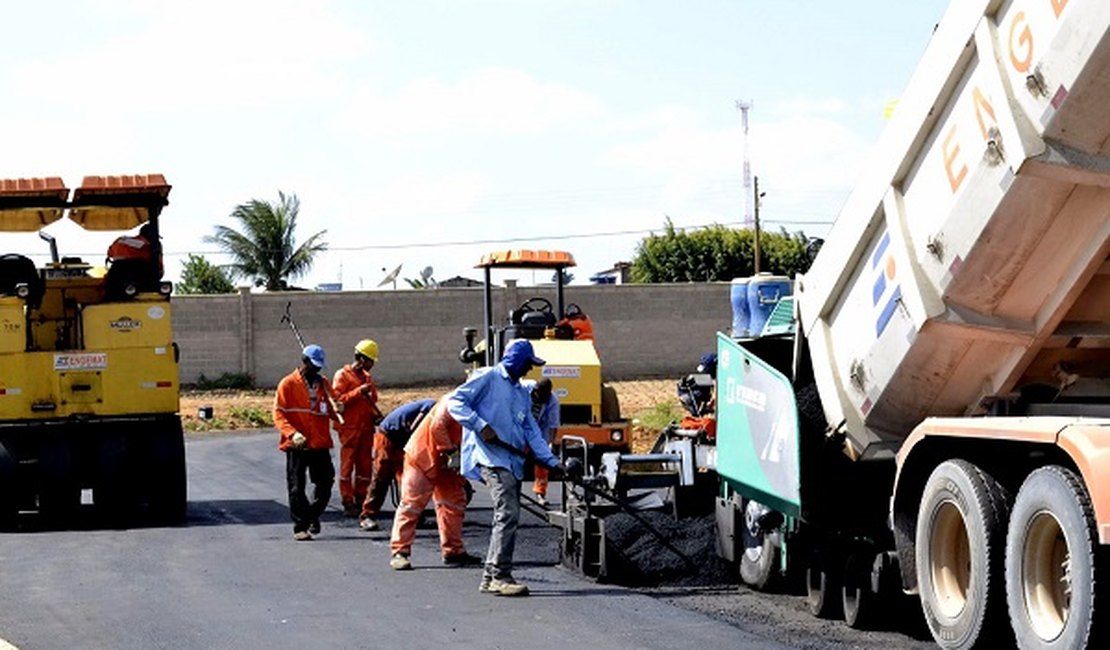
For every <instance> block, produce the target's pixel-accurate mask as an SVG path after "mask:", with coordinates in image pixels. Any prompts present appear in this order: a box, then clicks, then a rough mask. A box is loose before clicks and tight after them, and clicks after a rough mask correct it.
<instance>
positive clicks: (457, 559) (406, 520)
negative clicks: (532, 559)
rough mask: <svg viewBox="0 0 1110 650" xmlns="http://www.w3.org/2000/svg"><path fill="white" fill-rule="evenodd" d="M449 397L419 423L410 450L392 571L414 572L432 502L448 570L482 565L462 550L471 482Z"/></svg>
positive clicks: (394, 535)
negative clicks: (421, 527) (417, 541)
mask: <svg viewBox="0 0 1110 650" xmlns="http://www.w3.org/2000/svg"><path fill="white" fill-rule="evenodd" d="M448 396H450V393H448V395H447V396H444V397H443V398H441V399H440V400H439V402H437V403H436V405H435V406H434V407H432V410H431V411H430V412H428V414H427V415H426V416H425V417H424V418H423V419H422V420H420V423H419V424H418V425H417V426H416V430H415V431H413V434H412V436H411V437H410V438H409V441H408V443H407V444H406V445H405V462H404V473H403V475H402V478H401V502H400V503H399V504H398V506H397V511H396V513H394V517H393V532H392V534H391V536H390V540H389V548H390V550H391V551H392V553H393V555H392V557H391V558H390V560H389V566H391V567H392V568H394V569H396V570H398V571H406V570H409V569H411V568H412V563H411V562H410V561H409V556H410V555H411V553H412V540H413V538H415V537H416V528H417V524H418V523H419V521H420V515H421V513H423V512H424V507H425V506H426V505H428V500H429V499H435V504H436V523H437V524H438V525H439V546H440V550H441V551H442V553H443V563H444V564H445V565H447V566H476V565H478V564H481V562H482V559H481V558H479V557H477V556H474V555H471V554H469V553H467V552H466V549H465V548H464V547H463V539H462V528H463V517H464V515H465V514H466V489H465V486H464V483H465V482H466V479H465V478H463V477H462V475H461V474H459V462H458V459H459V455H458V454H459V447H460V445H461V444H462V426H461V425H459V423H458V422H456V421H455V419H454V418H453V417H451V414H450V413H448V411H447V405H446V401H447V397H448Z"/></svg>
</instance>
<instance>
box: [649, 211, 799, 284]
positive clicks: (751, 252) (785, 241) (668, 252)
mask: <svg viewBox="0 0 1110 650" xmlns="http://www.w3.org/2000/svg"><path fill="white" fill-rule="evenodd" d="M807 242H808V238H807V237H806V236H805V234H803V233H801V232H797V233H794V234H789V233H787V232H786V230H785V229H783V230H782V231H781V232H779V233H773V232H764V233H761V234H760V238H759V243H760V249H761V256H760V257H761V260H762V263H761V264H760V270H761V271H769V272H771V273H774V274H776V275H786V276H789V277H794V275H795V274H797V273H799V272H801V271H804V270H805V269H806V267H807V266H808V264H809V262H808V258H807V257H806V243H807ZM754 259H755V235H754V233H753V232H752V231H751V230H737V229H735V228H727V227H725V226H721V225H713V226H710V227H708V228H703V229H699V230H695V231H693V232H689V233H688V232H686V231H683V230H677V229H675V227H674V223H672V222H671V220H670V218H668V219H667V220H666V222H665V223H664V225H663V234H661V235H655V234H652V235H651V236H649V237H646V238H645V239H643V240H641V241H640V243H639V245H638V246H637V247H636V257H635V258H634V259H633V260H632V269H631V278H632V281H633V282H711V281H728V280H731V279H732V278H737V277H744V276H750V275H752V273H753V272H754V269H755V265H754V263H753V262H754Z"/></svg>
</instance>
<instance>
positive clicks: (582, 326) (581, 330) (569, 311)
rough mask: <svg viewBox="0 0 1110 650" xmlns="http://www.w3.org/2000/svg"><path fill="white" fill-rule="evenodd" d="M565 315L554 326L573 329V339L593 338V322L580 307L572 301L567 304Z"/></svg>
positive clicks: (589, 339)
mask: <svg viewBox="0 0 1110 650" xmlns="http://www.w3.org/2000/svg"><path fill="white" fill-rule="evenodd" d="M565 314H566V315H565V316H564V317H563V318H562V320H560V321H559V322H558V323H556V324H555V327H556V328H558V327H569V328H571V330H573V331H574V340H575V341H592V340H594V323H593V321H592V320H590V317H589V316H587V315H586V313H585V312H583V311H582V308H581V307H579V306H578V305H576V304H574V303H570V304H569V305H567V308H566V312H565Z"/></svg>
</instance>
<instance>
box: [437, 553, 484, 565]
mask: <svg viewBox="0 0 1110 650" xmlns="http://www.w3.org/2000/svg"><path fill="white" fill-rule="evenodd" d="M443 563H444V564H445V565H447V566H477V565H479V564H481V563H482V558H480V557H478V556H477V555H471V554H470V553H467V552H466V551H463V552H462V553H452V554H450V555H444V556H443Z"/></svg>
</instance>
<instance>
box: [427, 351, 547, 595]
mask: <svg viewBox="0 0 1110 650" xmlns="http://www.w3.org/2000/svg"><path fill="white" fill-rule="evenodd" d="M544 363H545V362H544V360H543V359H541V358H539V357H537V356H536V353H535V351H534V350H533V348H532V343H531V342H530V341H527V340H524V339H518V340H515V341H513V342H512V343H510V344H509V346H508V347H507V348H506V349H505V355H504V356H503V357H502V359H501V362H500V363H498V364H497V365H495V366H493V367H490V368H484V369H481V370H478V371H475V372H474V373H473V374H471V375H470V378H469V379H467V381H466V383H464V384H463V385H462V386H459V387H458V388H457V389H455V392H454V394H453V395H452V396H451V397H450V399H448V401H447V408H448V411H449V412H450V413H451V416H452V417H454V418H455V419H456V420H458V422H459V424H461V425H462V427H463V438H462V468H461V469H462V474H463V476H465V477H467V478H472V479H478V480H481V481H482V482H483V483H485V484H486V486H488V487H489V491H490V498H491V499H492V500H493V526H492V528H491V530H490V539H489V551H488V552H487V553H486V564H485V571H484V572H483V575H482V581H481V583H480V584H479V586H478V591H480V592H482V593H492V594H496V595H499V596H526V595H528V587H527V586H525V585H523V584H520V583H518V582H516V581H515V580H514V579H513V575H512V570H513V549H514V547H515V546H516V529H517V523H518V522H519V520H520V483H521V481H522V480H523V479H524V456H525V452H524V450H525V449H526V448H527V449H531V451H532V453H533V454H534V458H535V460H536V463H537V464H539V465H543V466H546V467H549V468H554V467H557V466H558V465H559V459H558V458H557V457H556V456H555V455H554V454H553V453H551V447H550V446H549V445H548V443H547V440H546V438H545V437H544V435H543V433H542V432H541V431H540V429H539V427H538V426H537V425H536V420H535V418H534V417H533V415H532V397H531V393H530V391H529V390H528V388H527V387H526V386H525V385H523V384H521V382H520V378H521V377H523V376H524V375H525V374H527V373H528V371H529V370H531V369H532V368H533V367H536V366H542V365H544Z"/></svg>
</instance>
